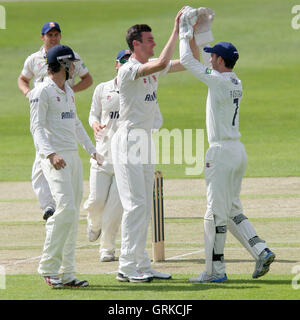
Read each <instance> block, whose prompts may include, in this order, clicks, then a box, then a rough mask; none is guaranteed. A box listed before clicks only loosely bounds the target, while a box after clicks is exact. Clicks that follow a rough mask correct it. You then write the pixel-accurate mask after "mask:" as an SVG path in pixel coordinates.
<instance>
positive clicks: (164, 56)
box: [136, 9, 183, 79]
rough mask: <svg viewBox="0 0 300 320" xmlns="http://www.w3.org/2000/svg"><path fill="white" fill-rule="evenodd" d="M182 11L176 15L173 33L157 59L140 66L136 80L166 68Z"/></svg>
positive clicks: (173, 48) (171, 53)
mask: <svg viewBox="0 0 300 320" xmlns="http://www.w3.org/2000/svg"><path fill="white" fill-rule="evenodd" d="M182 10H183V9H181V10H180V11H179V12H178V13H177V15H176V18H175V24H174V28H173V31H172V33H171V36H170V38H169V40H168V42H167V44H166V45H165V47H164V49H163V50H162V52H161V54H160V56H159V58H158V59H156V60H153V61H150V62H147V63H145V64H142V65H141V66H140V67H139V70H138V72H137V74H136V79H137V78H139V77H144V76H146V75H149V74H152V73H155V72H159V71H161V70H163V69H165V68H166V67H167V66H168V64H169V62H170V60H171V58H172V56H173V53H174V50H175V47H176V43H177V38H178V33H179V22H180V16H181V14H182Z"/></svg>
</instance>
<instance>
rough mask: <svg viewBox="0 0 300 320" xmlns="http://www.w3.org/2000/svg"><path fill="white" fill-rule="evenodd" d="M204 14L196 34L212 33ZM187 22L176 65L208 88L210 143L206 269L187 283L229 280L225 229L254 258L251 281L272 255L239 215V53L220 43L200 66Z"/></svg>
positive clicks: (242, 155) (243, 159)
mask: <svg viewBox="0 0 300 320" xmlns="http://www.w3.org/2000/svg"><path fill="white" fill-rule="evenodd" d="M202 9H203V10H200V11H199V12H198V13H199V15H200V14H203V19H200V20H198V21H197V23H196V24H197V29H198V30H199V29H200V30H201V29H202V31H203V33H205V32H209V31H210V30H209V29H210V25H211V22H212V17H211V16H212V15H211V11H210V10H209V9H208V10H207V8H202ZM194 13H195V12H194ZM194 13H193V14H194ZM193 14H191V16H193ZM188 17H189V14H188V13H187V14H186V13H184V14H183V15H182V21H181V23H180V35H179V37H180V62H181V63H182V65H183V66H185V67H186V69H188V70H189V71H190V72H191V73H192V74H193V75H194V76H195V77H196V78H198V79H199V80H200V81H202V82H204V83H205V84H206V85H207V86H208V97H207V102H206V127H207V136H208V142H209V149H208V150H207V153H206V157H205V172H204V173H205V179H206V186H207V210H206V214H205V216H204V241H205V257H206V268H205V271H204V272H203V273H201V274H200V275H199V276H198V277H196V278H191V279H190V280H189V281H190V282H200V283H202V282H224V281H226V280H227V275H226V272H225V263H224V245H225V240H226V232H227V225H228V226H229V227H230V229H231V232H232V233H233V234H234V235H235V236H236V237H237V238H238V239H239V240H240V241H241V242H242V244H243V245H244V246H245V247H246V248H247V249H248V250H249V251H250V253H251V254H252V255H253V256H254V257H255V258H256V265H255V270H254V273H253V275H252V277H253V278H258V277H261V276H263V275H264V274H266V273H267V272H268V271H269V267H270V264H271V263H272V262H273V261H274V259H275V254H274V253H273V252H272V251H271V250H270V249H269V248H268V247H267V245H266V243H265V242H264V241H263V240H261V239H260V238H259V237H258V236H257V234H256V232H255V230H254V228H253V226H252V225H251V223H250V222H249V220H248V219H247V217H246V216H245V215H244V214H243V208H242V204H241V201H240V191H241V184H242V178H243V175H244V173H245V170H246V165H247V155H246V151H245V148H244V145H243V144H242V143H241V142H240V137H241V134H240V132H239V108H240V102H241V99H242V93H243V90H242V82H241V80H240V79H239V78H238V77H237V75H236V74H235V73H234V72H233V68H234V66H235V63H236V61H237V60H238V58H239V54H238V51H237V49H236V48H235V46H234V45H233V44H231V43H229V42H219V43H217V44H216V45H215V46H213V47H208V46H207V47H204V51H205V52H207V53H208V54H211V58H210V63H211V68H207V67H206V66H204V65H203V64H201V63H200V62H199V61H198V60H197V59H195V58H194V56H193V54H192V51H191V48H190V40H191V38H192V37H193V24H192V23H191V19H188ZM209 17H210V18H209ZM200 33H201V32H200ZM198 37H199V34H198ZM204 38H205V37H204ZM204 41H205V40H204Z"/></svg>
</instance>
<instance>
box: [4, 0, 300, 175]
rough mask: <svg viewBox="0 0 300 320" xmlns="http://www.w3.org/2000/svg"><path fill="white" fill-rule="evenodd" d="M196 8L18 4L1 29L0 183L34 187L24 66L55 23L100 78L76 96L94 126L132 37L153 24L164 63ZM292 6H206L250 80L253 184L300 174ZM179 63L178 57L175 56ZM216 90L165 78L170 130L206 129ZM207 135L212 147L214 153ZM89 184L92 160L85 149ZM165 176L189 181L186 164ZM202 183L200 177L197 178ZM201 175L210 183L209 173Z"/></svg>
mask: <svg viewBox="0 0 300 320" xmlns="http://www.w3.org/2000/svg"><path fill="white" fill-rule="evenodd" d="M187 4H189V5H190V6H194V7H197V6H199V2H198V1H195V0H191V1H189V2H188V3H187V2H186V1H175V0H164V1H158V0H151V1H150V0H135V1H134V0H119V1H117V0H111V1H107V0H103V1H101V0H100V1H43V2H42V1H34V2H30V1H21V2H17V1H13V2H2V1H0V5H2V6H4V7H5V9H6V27H7V29H6V30H1V29H0V48H1V59H0V70H1V75H2V81H1V83H0V92H1V95H0V105H1V108H0V137H1V138H0V150H1V156H0V167H1V171H0V181H26V180H30V174H31V167H32V163H33V160H34V147H33V143H32V137H31V134H30V132H29V107H28V102H27V101H26V100H25V98H24V97H23V95H22V94H21V93H20V92H19V90H18V88H17V77H18V76H19V74H20V72H21V70H22V66H23V63H24V60H25V58H26V57H27V56H28V55H29V54H31V53H33V52H35V51H37V50H38V49H39V47H40V46H41V44H42V42H41V40H40V38H39V36H40V29H41V26H42V25H43V23H44V22H45V21H49V20H52V19H53V20H56V21H58V22H59V23H60V25H61V28H62V43H63V44H67V45H69V46H71V47H72V48H73V49H74V50H75V51H77V52H78V53H79V54H80V55H81V56H82V58H83V60H84V62H85V63H86V65H87V67H88V68H89V71H90V73H91V75H92V76H93V78H94V84H93V85H92V87H90V88H89V89H87V90H86V91H84V92H80V93H78V94H76V100H77V109H78V114H79V117H80V118H81V120H82V122H83V124H84V126H85V128H86V129H87V130H88V133H89V134H90V136H91V137H92V131H91V128H90V127H89V126H88V113H89V109H90V103H91V97H92V94H93V90H94V88H95V87H96V85H97V84H98V83H99V82H102V81H107V80H110V79H111V78H112V77H113V76H114V66H113V64H114V59H115V56H116V54H117V52H118V51H119V50H120V49H121V48H124V47H126V46H127V45H126V43H125V33H126V30H127V29H128V28H129V27H130V26H131V25H133V24H135V23H147V24H149V25H151V26H152V28H153V34H154V36H155V40H156V43H157V46H156V49H155V52H156V55H159V53H160V51H161V50H162V48H163V46H164V45H165V43H166V41H167V39H168V37H169V35H170V32H171V29H172V26H173V20H174V17H175V15H176V13H177V11H178V10H179V9H180V8H181V7H182V6H184V5H187ZM294 4H295V3H294V2H293V1H291V0H288V1H282V0H263V1H261V0H242V1H236V0H227V1H220V0H212V1H207V0H206V1H205V0H204V1H202V2H201V5H202V6H210V7H211V8H213V9H214V10H215V12H216V16H215V21H214V23H213V28H212V29H213V33H214V37H215V42H217V41H220V40H225V41H231V42H233V43H234V44H235V45H236V46H237V48H238V49H239V52H240V60H239V61H238V63H237V65H236V73H237V74H238V76H239V77H240V78H241V79H242V81H243V87H244V97H243V100H242V103H241V108H240V131H241V133H242V141H243V142H244V144H245V146H246V149H247V152H248V158H249V164H248V169H247V173H246V175H247V176H251V177H254V176H258V177H261V176H299V174H300V169H299V168H300V157H299V156H297V155H298V148H297V147H299V142H300V126H299V123H300V116H299V108H298V92H299V88H298V87H299V78H298V72H297V70H298V69H299V67H300V62H299V58H298V52H299V51H300V42H299V34H300V30H293V29H292V27H291V20H292V18H293V15H292V13H291V9H292V7H293V6H294ZM174 57H175V58H177V57H178V50H176V51H175V55H174ZM206 95H207V88H206V86H205V85H204V84H202V83H200V81H198V80H197V79H196V78H194V77H193V76H192V75H191V74H190V73H188V72H181V73H178V74H170V75H168V76H166V77H162V78H161V80H160V86H159V91H158V99H159V104H160V107H161V110H162V114H163V117H164V126H163V127H164V128H167V129H169V130H172V129H174V128H179V129H181V130H183V129H196V128H203V129H204V128H205V100H206ZM206 139H207V137H206V134H205V148H207V143H206ZM80 154H81V156H82V159H83V166H84V177H85V179H88V176H89V162H88V160H89V159H88V156H87V154H86V153H85V152H84V151H82V150H81V151H80ZM158 168H159V169H162V170H163V172H164V174H165V177H167V178H176V177H182V178H184V177H186V176H185V171H184V169H185V166H184V165H182V166H181V165H174V164H171V165H167V166H166V165H163V166H158ZM195 177H199V176H195ZM201 177H202V175H201Z"/></svg>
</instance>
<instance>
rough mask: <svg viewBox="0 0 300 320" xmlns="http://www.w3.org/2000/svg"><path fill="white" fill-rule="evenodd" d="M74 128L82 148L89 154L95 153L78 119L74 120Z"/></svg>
mask: <svg viewBox="0 0 300 320" xmlns="http://www.w3.org/2000/svg"><path fill="white" fill-rule="evenodd" d="M75 130H76V137H77V140H78V142H79V143H80V145H81V146H82V147H83V149H84V150H85V151H86V152H87V153H88V154H90V155H91V154H93V153H96V149H95V147H94V145H93V143H92V141H91V139H90V137H89V135H88V134H87V132H86V131H85V129H84V127H83V125H82V123H81V121H80V120H79V119H77V120H76V127H75Z"/></svg>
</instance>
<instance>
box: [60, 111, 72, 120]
mask: <svg viewBox="0 0 300 320" xmlns="http://www.w3.org/2000/svg"><path fill="white" fill-rule="evenodd" d="M61 119H75V112H74V111H73V110H70V111H66V112H62V113H61Z"/></svg>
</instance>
